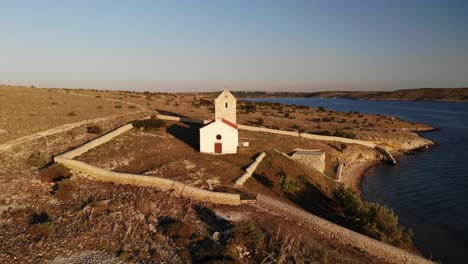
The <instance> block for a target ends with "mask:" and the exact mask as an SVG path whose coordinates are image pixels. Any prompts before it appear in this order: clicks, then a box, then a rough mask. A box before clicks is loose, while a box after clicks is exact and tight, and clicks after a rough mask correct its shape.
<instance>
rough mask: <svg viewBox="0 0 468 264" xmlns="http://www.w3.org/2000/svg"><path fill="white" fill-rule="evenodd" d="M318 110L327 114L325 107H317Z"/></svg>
mask: <svg viewBox="0 0 468 264" xmlns="http://www.w3.org/2000/svg"><path fill="white" fill-rule="evenodd" d="M317 110H318V111H319V112H325V110H326V109H325V107H323V106H319V107H317Z"/></svg>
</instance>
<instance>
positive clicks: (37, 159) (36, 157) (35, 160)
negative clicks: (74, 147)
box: [26, 151, 52, 168]
mask: <svg viewBox="0 0 468 264" xmlns="http://www.w3.org/2000/svg"><path fill="white" fill-rule="evenodd" d="M51 161H52V159H51V158H50V157H49V155H47V154H46V153H44V152H40V151H38V152H34V153H32V154H31V155H29V157H28V159H27V160H26V163H27V164H28V165H30V166H33V167H36V168H43V167H45V166H46V165H47V164H49V162H51Z"/></svg>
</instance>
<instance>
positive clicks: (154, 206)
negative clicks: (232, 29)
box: [0, 86, 431, 263]
mask: <svg viewBox="0 0 468 264" xmlns="http://www.w3.org/2000/svg"><path fill="white" fill-rule="evenodd" d="M213 96H214V94H167V93H149V92H145V93H136V92H126V91H95V90H94V91H93V90H64V89H34V88H26V87H12V86H8V87H7V86H3V87H2V86H0V100H1V101H2V102H3V103H4V104H5V105H8V107H4V108H2V109H0V110H1V112H2V118H1V123H0V124H1V128H2V130H0V135H1V137H0V154H1V155H0V164H1V165H0V188H1V189H2V193H1V194H0V230H2V232H0V262H2V263H12V262H14V263H18V262H20V263H22V262H28V261H33V262H47V261H49V260H61V262H60V261H55V262H54V263H70V262H72V260H73V259H76V258H78V259H85V260H86V259H89V258H101V259H102V260H106V259H107V260H109V259H111V260H112V261H113V262H115V263H118V261H119V260H120V261H126V262H132V261H135V262H144V263H158V262H168V263H189V262H209V263H220V262H228V263H258V262H261V261H263V260H265V259H269V258H271V259H274V260H276V262H278V263H287V262H288V260H291V259H292V260H294V261H297V262H303V261H304V260H312V261H314V262H317V263H364V262H365V263H387V261H388V262H392V261H391V260H383V259H379V258H376V257H375V256H372V255H369V254H367V253H365V252H363V251H360V250H358V249H356V248H354V247H353V246H351V245H348V244H344V243H343V242H342V241H338V240H336V239H330V238H327V237H325V236H323V235H321V234H320V233H319V232H315V231H314V230H309V229H308V228H307V226H305V225H299V224H297V223H295V222H293V221H291V220H288V219H284V218H282V217H279V216H278V215H275V214H271V213H268V212H267V211H264V210H260V208H258V207H255V206H248V205H243V206H241V207H234V206H221V205H213V204H208V203H201V202H197V201H192V200H189V199H187V198H182V197H179V196H178V195H176V194H175V193H174V192H172V191H161V190H157V189H151V188H145V187H135V186H129V185H117V184H112V183H104V182H98V181H95V180H92V179H90V178H89V177H87V176H85V177H83V175H81V174H77V173H73V172H72V173H71V174H70V173H69V172H68V173H66V172H63V171H61V169H60V168H57V167H54V166H50V164H47V163H48V162H49V161H50V157H51V156H54V155H57V154H58V153H62V152H64V151H66V150H68V149H70V148H73V147H76V146H79V145H81V144H83V143H85V142H88V141H89V140H91V139H93V138H95V137H97V136H99V135H101V134H103V133H106V132H108V131H110V130H112V129H114V128H116V127H118V126H121V125H123V124H126V123H128V122H130V121H132V120H135V119H138V118H141V117H144V116H148V115H151V114H154V113H155V112H156V111H157V112H159V113H163V114H171V115H179V116H181V115H185V116H189V117H195V118H204V119H207V118H210V117H212V116H213V110H214V108H213V105H212V101H213ZM32 102H34V103H32ZM18 105H21V106H22V107H21V108H18V107H15V106H18ZM155 110H156V111H155ZM238 118H239V119H238V121H239V123H240V124H251V125H252V124H255V125H257V126H263V127H270V128H279V129H288V130H300V131H304V132H313V133H319V134H333V135H336V136H346V137H351V138H357V139H363V140H378V141H379V142H381V143H382V144H383V145H385V147H387V148H388V149H391V150H395V151H398V150H400V151H404V150H407V149H410V148H413V147H415V145H414V144H417V146H424V145H427V144H430V143H431V142H430V141H427V140H425V139H423V138H421V137H419V136H418V135H417V134H416V133H414V132H412V131H420V130H428V129H431V127H428V126H425V125H423V124H416V123H408V122H405V121H403V120H400V119H397V118H393V117H384V116H380V115H368V114H361V113H357V112H353V113H351V112H348V113H341V112H336V111H332V110H327V109H322V108H317V109H316V108H308V107H298V106H284V105H279V104H267V103H259V104H253V103H249V102H239V104H238ZM189 131H190V127H188V126H187V124H183V123H170V122H167V123H166V127H165V129H163V130H161V131H157V132H149V131H139V130H132V131H129V132H128V133H126V134H124V135H122V136H121V137H119V138H116V140H114V141H112V142H109V143H107V144H104V145H102V146H100V147H98V148H96V149H94V150H92V151H89V152H87V153H86V154H84V155H83V156H81V157H80V158H79V159H80V160H83V161H86V162H89V163H91V164H94V165H96V166H99V167H103V168H107V169H113V170H114V169H115V170H117V171H121V172H131V173H141V174H145V175H154V176H161V177H166V178H172V179H175V180H179V181H183V182H184V183H186V184H190V185H192V186H197V187H200V188H213V189H214V190H217V191H223V190H224V191H227V190H229V186H230V185H232V180H233V179H234V178H236V177H237V176H238V175H240V174H241V173H242V168H243V167H245V166H246V165H247V164H249V163H250V162H251V160H252V157H253V156H254V155H255V154H256V153H257V152H258V151H265V152H267V153H268V156H267V158H266V159H265V161H264V163H262V165H261V166H260V167H259V169H258V171H257V172H256V175H255V176H254V177H253V178H252V179H251V180H249V181H248V182H247V185H246V187H245V189H243V191H245V192H246V193H248V192H252V193H261V194H264V195H268V196H270V197H273V198H275V199H278V200H281V201H283V202H286V203H289V204H291V205H294V206H297V207H301V208H303V209H305V210H307V211H309V212H311V213H314V214H316V215H319V216H321V217H323V218H326V219H328V220H330V221H333V222H335V223H338V224H341V225H344V226H347V227H348V228H351V229H353V230H355V231H358V232H361V233H363V234H365V235H368V236H371V237H374V238H378V239H380V240H382V241H384V242H386V243H390V244H393V245H396V246H399V247H401V248H405V249H408V250H410V251H414V250H415V249H414V248H413V246H412V243H411V241H408V239H407V236H406V232H403V229H402V227H401V226H400V225H398V221H393V220H392V219H394V218H395V216H394V215H391V214H390V215H387V214H381V215H383V216H384V217H381V218H382V219H372V222H369V223H371V224H374V222H376V220H378V221H381V222H383V223H386V222H387V217H391V218H390V220H392V221H390V223H393V224H391V225H385V226H386V227H389V228H388V230H390V231H391V234H392V235H391V236H390V235H389V236H387V234H390V233H389V232H386V231H385V232H381V231H380V230H377V229H372V230H371V229H368V228H366V227H367V226H368V225H363V224H362V223H360V222H359V221H357V220H356V219H362V216H363V215H364V216H366V217H367V216H368V214H367V212H368V211H370V210H369V209H372V208H374V207H372V208H370V207H368V205H367V204H363V203H362V201H360V198H359V197H357V196H355V195H353V194H352V193H344V194H345V195H346V197H345V198H346V199H345V200H344V201H348V200H350V201H352V202H356V203H357V205H358V206H359V209H360V210H358V212H354V214H349V213H348V209H347V208H346V206H345V205H344V204H343V203H341V202H340V201H341V200H340V199H337V198H340V197H338V196H337V194H340V193H338V192H336V190H340V189H339V188H337V187H338V184H336V183H335V181H334V178H332V177H333V176H334V171H335V170H334V168H335V167H336V165H337V163H338V161H342V162H345V163H347V164H348V165H349V167H350V168H351V167H352V166H354V165H355V164H363V163H366V162H368V161H379V160H380V159H381V157H380V155H379V154H378V153H377V152H375V151H373V150H372V149H369V148H363V147H360V146H357V145H352V144H350V145H346V144H337V143H336V142H315V141H311V140H305V139H301V138H285V137H283V136H278V135H271V134H266V133H265V134H263V133H262V134H259V133H252V132H241V133H240V138H241V139H242V140H248V141H249V142H250V147H248V148H244V149H241V150H240V151H239V153H238V155H235V156H207V155H203V154H200V153H199V152H198V151H197V150H196V149H194V148H193V146H192V144H191V143H190V140H191V137H190V136H191V135H194V134H193V133H189ZM389 131H392V133H389ZM195 138H197V137H195ZM407 142H412V145H408V143H407ZM298 146H301V147H305V148H308V149H316V148H318V149H322V150H323V151H326V152H327V157H328V158H327V164H328V166H327V167H326V170H325V172H324V173H323V174H322V173H318V172H317V171H315V170H312V169H308V168H305V167H303V166H298V165H297V164H295V163H294V162H293V161H291V160H289V159H286V158H284V156H282V155H280V154H276V152H275V151H274V149H278V150H279V151H282V152H285V153H287V152H290V151H291V150H292V148H295V147H298ZM281 179H283V180H281ZM286 180H287V182H288V183H289V184H288V185H287V186H286V185H284V181H286ZM282 181H283V183H282ZM286 187H287V188H286ZM231 189H232V188H231ZM335 196H337V197H335ZM374 209H376V210H381V209H379V208H378V207H376V208H374ZM395 234H396V235H395ZM283 245H284V246H283ZM116 257H117V258H118V259H116ZM13 260H14V261H13ZM272 261H273V260H272ZM289 262H290V261H289Z"/></svg>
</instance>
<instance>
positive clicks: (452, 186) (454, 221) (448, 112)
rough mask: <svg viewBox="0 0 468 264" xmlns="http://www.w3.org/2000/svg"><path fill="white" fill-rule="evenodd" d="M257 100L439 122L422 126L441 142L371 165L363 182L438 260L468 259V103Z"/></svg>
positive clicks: (370, 196) (366, 194)
mask: <svg viewBox="0 0 468 264" xmlns="http://www.w3.org/2000/svg"><path fill="white" fill-rule="evenodd" d="M247 100H251V101H255V102H275V103H282V104H293V105H304V106H311V107H318V106H323V107H325V108H327V109H332V110H336V111H357V112H361V113H370V114H381V115H387V116H395V117H399V118H401V119H403V120H406V121H410V122H417V123H424V124H427V125H430V126H432V127H434V128H437V130H435V131H430V132H421V133H419V134H420V135H421V136H422V137H424V138H428V139H430V140H432V141H434V142H435V143H436V144H435V145H434V146H433V147H431V148H429V149H427V150H424V151H422V152H417V153H415V154H412V155H408V154H407V155H402V156H398V157H397V162H398V164H397V165H396V166H393V165H389V164H385V163H382V164H379V165H377V166H375V167H372V168H370V169H369V170H368V171H367V172H366V173H365V175H364V177H363V179H362V182H361V195H362V197H363V199H364V200H366V201H371V202H377V203H380V204H384V205H386V206H387V207H390V208H392V209H393V210H394V211H395V212H396V214H397V215H398V217H399V220H400V223H401V224H402V225H404V226H405V227H406V228H411V229H412V230H413V232H414V239H413V241H414V242H415V244H416V246H417V248H418V249H419V250H420V251H421V252H422V253H423V254H424V255H425V256H426V257H430V258H431V259H432V260H434V261H439V262H441V263H468V103H461V102H432V101H373V100H351V99H335V98H333V99H325V98H254V99H247Z"/></svg>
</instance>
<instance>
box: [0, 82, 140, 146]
mask: <svg viewBox="0 0 468 264" xmlns="http://www.w3.org/2000/svg"><path fill="white" fill-rule="evenodd" d="M114 104H115V103H113V102H110V101H107V100H104V99H102V98H92V97H84V96H77V95H73V94H70V93H66V92H63V91H59V90H55V89H54V90H49V89H37V88H26V87H16V86H0V105H1V107H0V127H1V128H2V130H4V131H5V132H3V133H0V143H2V142H6V141H8V140H11V139H14V138H19V137H21V136H26V135H29V134H32V133H35V132H39V131H42V130H46V129H49V128H52V127H56V126H59V125H63V124H66V123H70V122H76V121H79V120H85V119H92V118H96V117H103V116H109V115H112V114H118V113H125V112H129V111H132V110H131V109H127V108H122V109H116V108H114V107H113V105H114ZM98 106H101V107H102V109H100V110H99V111H96V110H95V109H96V108H97V107H98Z"/></svg>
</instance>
